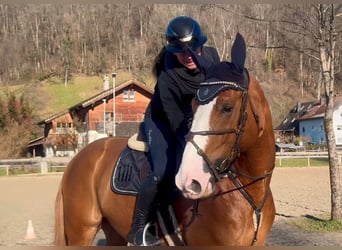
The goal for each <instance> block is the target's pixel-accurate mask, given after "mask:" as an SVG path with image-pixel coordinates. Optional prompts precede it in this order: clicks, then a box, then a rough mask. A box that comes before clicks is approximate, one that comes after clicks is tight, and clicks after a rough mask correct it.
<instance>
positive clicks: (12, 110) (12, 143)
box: [0, 92, 32, 159]
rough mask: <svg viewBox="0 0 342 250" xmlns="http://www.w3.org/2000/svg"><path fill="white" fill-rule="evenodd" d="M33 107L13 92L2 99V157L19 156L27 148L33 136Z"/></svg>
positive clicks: (0, 129) (0, 152)
mask: <svg viewBox="0 0 342 250" xmlns="http://www.w3.org/2000/svg"><path fill="white" fill-rule="evenodd" d="M31 116H32V109H31V108H30V105H29V104H28V102H27V101H26V99H25V98H24V96H21V97H20V98H19V99H18V97H17V96H15V95H14V93H13V92H9V93H7V95H6V100H2V99H1V100H0V141H1V144H0V159H3V158H18V157H20V156H22V155H23V154H24V152H25V150H26V146H27V144H28V142H29V140H30V138H31V130H32V121H31Z"/></svg>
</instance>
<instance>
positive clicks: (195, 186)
mask: <svg viewBox="0 0 342 250" xmlns="http://www.w3.org/2000/svg"><path fill="white" fill-rule="evenodd" d="M190 189H191V190H192V191H193V192H194V193H196V194H199V193H200V192H201V184H200V183H199V182H198V181H196V180H192V182H191V185H190Z"/></svg>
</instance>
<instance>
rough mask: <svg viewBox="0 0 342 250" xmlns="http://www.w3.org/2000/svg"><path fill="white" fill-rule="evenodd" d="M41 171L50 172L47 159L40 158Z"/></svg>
mask: <svg viewBox="0 0 342 250" xmlns="http://www.w3.org/2000/svg"><path fill="white" fill-rule="evenodd" d="M40 173H41V174H47V173H48V164H47V162H46V160H45V159H41V160H40Z"/></svg>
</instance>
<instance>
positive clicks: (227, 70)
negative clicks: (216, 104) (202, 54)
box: [196, 33, 249, 104]
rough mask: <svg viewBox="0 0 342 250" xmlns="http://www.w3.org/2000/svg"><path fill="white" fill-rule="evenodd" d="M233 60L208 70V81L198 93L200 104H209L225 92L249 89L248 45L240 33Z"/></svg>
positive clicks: (234, 46)
mask: <svg viewBox="0 0 342 250" xmlns="http://www.w3.org/2000/svg"><path fill="white" fill-rule="evenodd" d="M231 58H232V62H227V61H223V62H220V63H217V64H214V65H212V66H210V67H209V68H207V69H206V80H205V82H203V83H201V84H200V87H199V89H198V90H197V93H196V99H197V101H198V102H199V104H205V103H208V102H209V101H210V100H212V99H213V98H214V97H215V96H217V95H218V94H219V93H220V92H221V91H224V90H228V89H234V90H239V91H244V90H247V89H248V86H249V76H248V72H247V70H246V69H245V68H244V64H245V59H246V44H245V41H244V39H243V37H242V36H241V35H240V34H239V33H237V35H236V38H235V41H234V44H233V46H232V49H231ZM199 64H201V62H199Z"/></svg>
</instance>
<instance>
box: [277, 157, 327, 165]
mask: <svg viewBox="0 0 342 250" xmlns="http://www.w3.org/2000/svg"><path fill="white" fill-rule="evenodd" d="M275 166H276V167H308V166H311V167H324V166H329V162H328V158H315V157H310V158H308V157H303V158H286V159H280V158H277V159H276V161H275Z"/></svg>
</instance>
